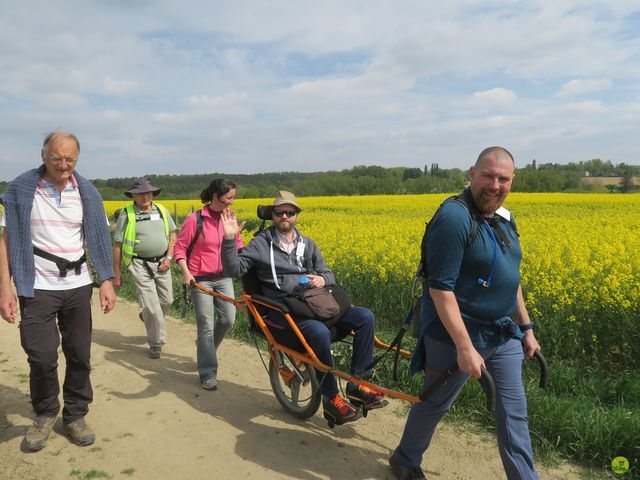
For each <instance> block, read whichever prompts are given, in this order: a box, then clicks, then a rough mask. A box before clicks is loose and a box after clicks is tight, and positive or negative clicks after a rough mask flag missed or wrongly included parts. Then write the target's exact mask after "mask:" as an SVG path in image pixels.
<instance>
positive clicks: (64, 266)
mask: <svg viewBox="0 0 640 480" xmlns="http://www.w3.org/2000/svg"><path fill="white" fill-rule="evenodd" d="M33 254H34V255H36V256H38V257H42V258H45V259H47V260H50V261H52V262H53V263H55V264H56V266H57V267H58V270H59V272H60V276H61V277H66V276H67V271H69V270H75V272H76V275H80V273H81V272H82V264H83V263H85V262H86V261H87V255H86V254H84V253H83V254H82V257H80V258H79V259H78V260H75V261H73V262H71V261H69V260H67V259H66V258H62V257H59V256H57V255H54V254H53V253H49V252H45V251H44V250H41V249H39V248H38V247H33Z"/></svg>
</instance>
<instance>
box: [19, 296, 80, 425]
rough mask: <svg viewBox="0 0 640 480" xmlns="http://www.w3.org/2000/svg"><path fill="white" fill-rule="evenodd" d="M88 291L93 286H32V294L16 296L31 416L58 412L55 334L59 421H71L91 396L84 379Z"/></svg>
mask: <svg viewBox="0 0 640 480" xmlns="http://www.w3.org/2000/svg"><path fill="white" fill-rule="evenodd" d="M92 291H93V287H92V285H86V286H84V287H79V288H73V289H70V290H35V291H34V297H33V298H30V297H20V298H19V301H20V314H21V316H22V320H21V321H20V342H21V344H22V348H23V349H24V351H25V352H26V354H27V359H28V361H29V366H30V367H31V368H30V374H29V386H30V394H31V404H32V405H33V409H34V411H35V412H36V415H50V416H53V415H57V414H58V412H59V411H60V400H58V396H59V394H60V384H59V382H58V347H59V346H60V337H62V352H63V353H64V356H65V359H66V364H67V368H66V372H65V377H64V385H63V387H62V389H63V390H62V391H63V397H64V409H63V410H62V420H63V422H64V423H70V422H73V421H75V420H77V419H79V418H82V417H84V416H85V415H86V413H87V412H88V411H89V403H91V401H92V400H93V389H92V388H91V380H90V379H89V374H90V371H91V328H92V321H91V294H92ZM56 320H57V323H56ZM58 330H59V332H60V334H58Z"/></svg>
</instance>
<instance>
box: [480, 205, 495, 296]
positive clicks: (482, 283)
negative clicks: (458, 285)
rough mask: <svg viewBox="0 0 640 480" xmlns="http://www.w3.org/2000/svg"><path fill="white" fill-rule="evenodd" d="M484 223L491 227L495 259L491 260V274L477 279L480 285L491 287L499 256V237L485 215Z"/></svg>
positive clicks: (490, 232)
mask: <svg viewBox="0 0 640 480" xmlns="http://www.w3.org/2000/svg"><path fill="white" fill-rule="evenodd" d="M482 224H483V225H486V227H487V228H488V229H489V235H490V236H491V243H492V244H493V261H492V262H491V270H489V276H488V277H487V279H486V280H485V279H484V278H480V277H478V280H476V282H478V285H482V286H483V287H485V288H489V287H490V286H491V280H492V277H493V272H494V270H495V268H496V259H497V258H498V239H497V238H496V234H495V233H494V232H493V229H492V228H491V225H489V222H487V220H486V219H485V218H484V217H483V218H482Z"/></svg>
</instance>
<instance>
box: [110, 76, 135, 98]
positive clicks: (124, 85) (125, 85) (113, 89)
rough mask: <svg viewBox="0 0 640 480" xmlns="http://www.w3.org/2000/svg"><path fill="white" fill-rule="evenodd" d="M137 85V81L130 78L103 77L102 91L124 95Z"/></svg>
mask: <svg viewBox="0 0 640 480" xmlns="http://www.w3.org/2000/svg"><path fill="white" fill-rule="evenodd" d="M137 86H138V82H134V81H131V80H117V79H114V78H111V77H105V78H104V80H103V89H104V93H105V94H107V95H116V96H117V95H124V94H127V93H131V92H133V90H134V89H135V88H136V87H137Z"/></svg>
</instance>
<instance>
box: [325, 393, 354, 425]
mask: <svg viewBox="0 0 640 480" xmlns="http://www.w3.org/2000/svg"><path fill="white" fill-rule="evenodd" d="M322 406H323V407H324V418H326V419H327V420H328V421H329V426H330V427H332V426H333V425H342V424H343V423H346V422H353V421H354V420H357V419H358V418H360V409H357V408H354V407H353V406H352V405H351V404H350V403H349V402H345V400H344V399H343V398H342V397H341V396H340V394H339V393H336V395H335V396H334V397H333V398H332V399H331V400H324V399H323V400H322Z"/></svg>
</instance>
